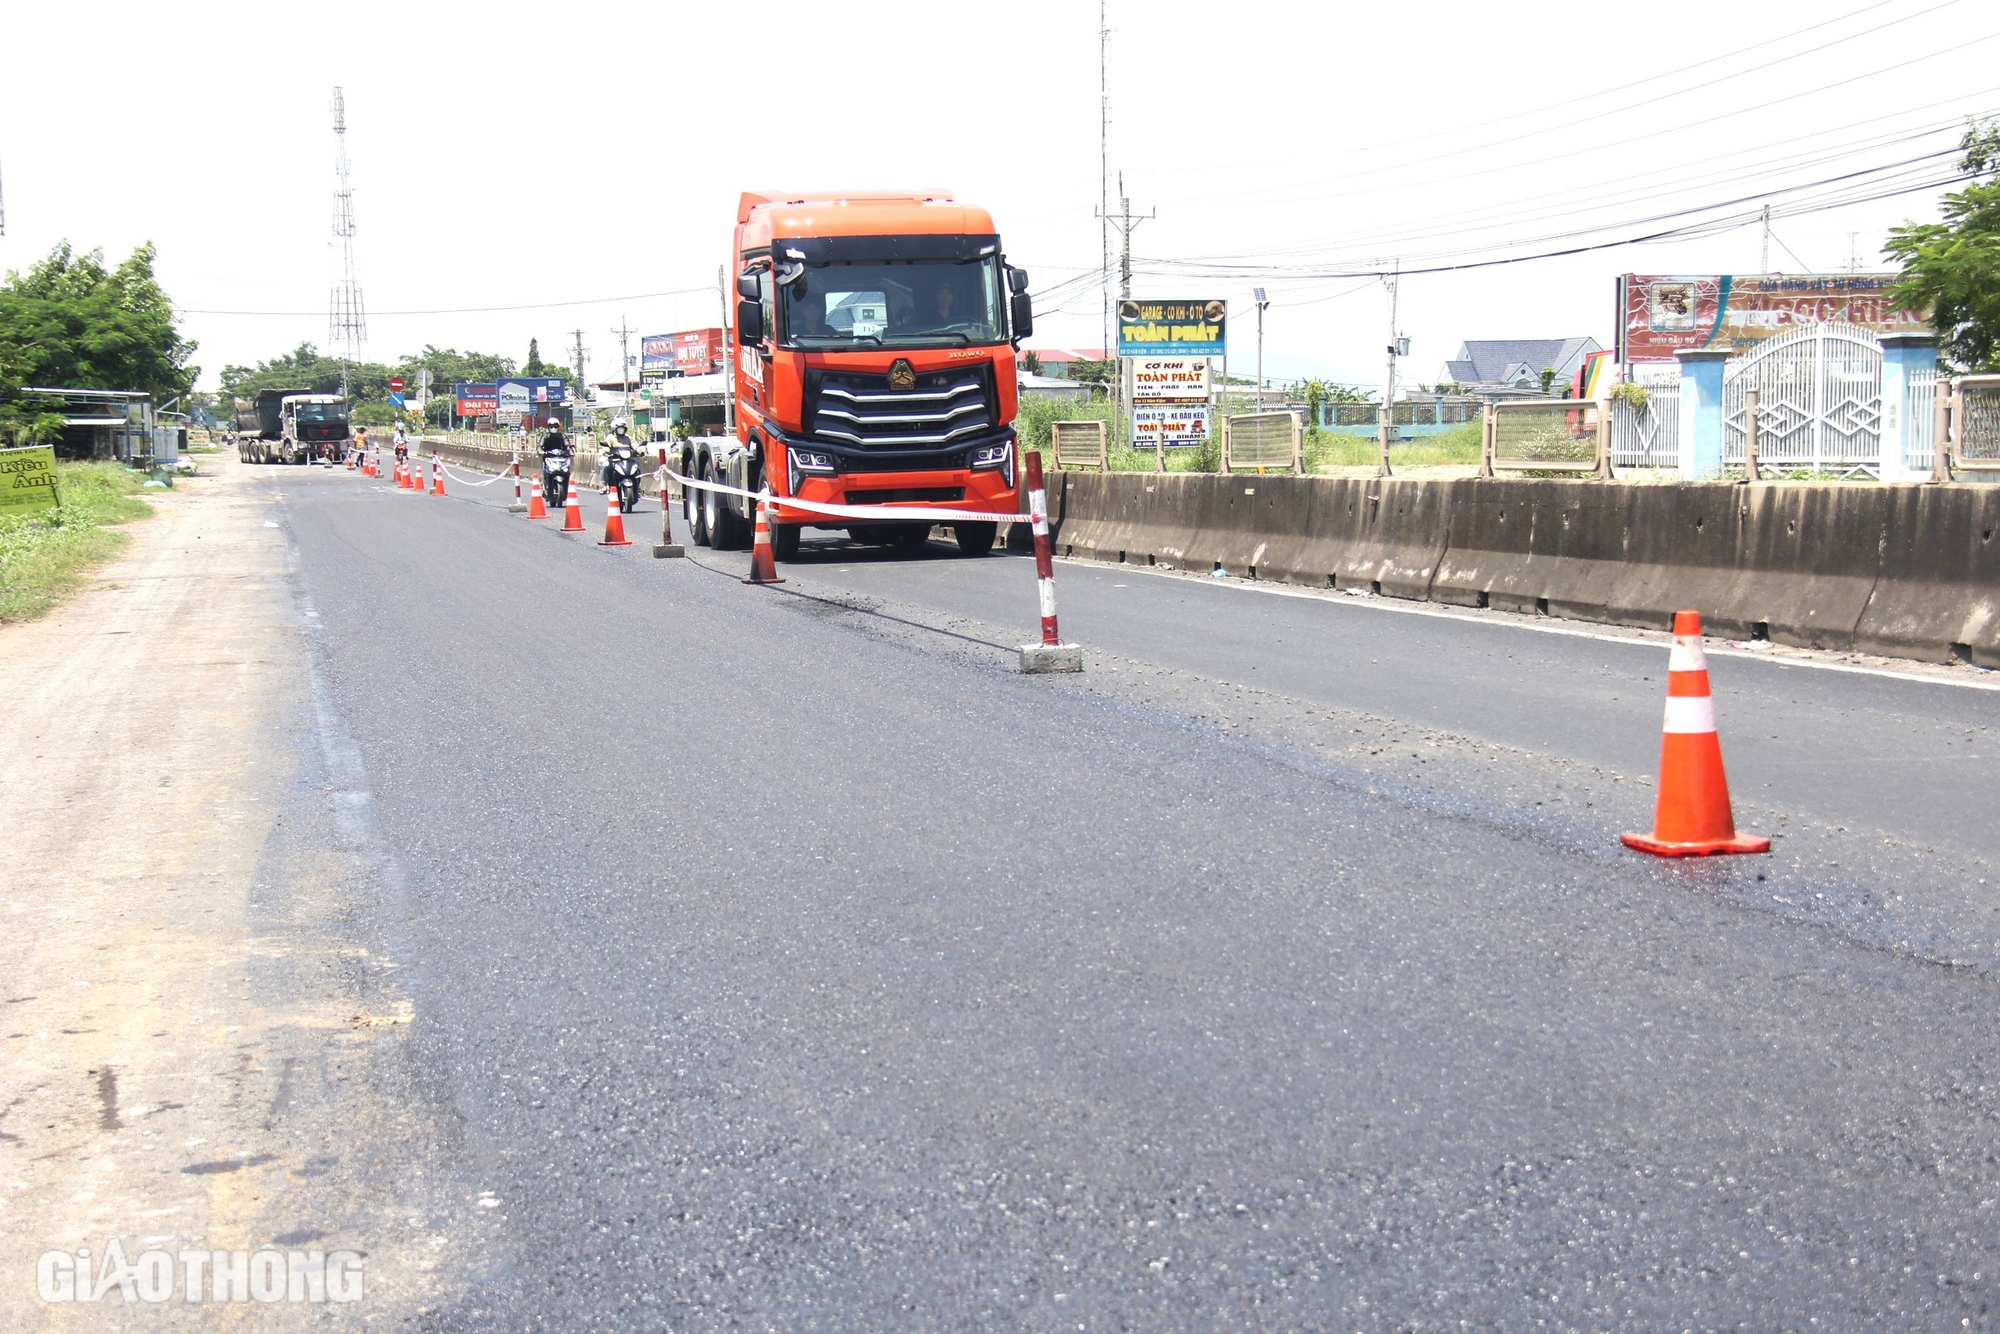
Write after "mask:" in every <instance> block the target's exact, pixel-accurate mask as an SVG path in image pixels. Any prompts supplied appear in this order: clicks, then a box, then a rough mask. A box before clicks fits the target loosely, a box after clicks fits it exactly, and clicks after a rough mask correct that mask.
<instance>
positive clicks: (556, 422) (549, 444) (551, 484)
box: [542, 417, 571, 505]
mask: <svg viewBox="0 0 2000 1334" xmlns="http://www.w3.org/2000/svg"><path fill="white" fill-rule="evenodd" d="M548 427H549V430H548V434H547V435H544V436H543V437H542V491H543V494H545V495H546V496H547V497H548V500H549V503H550V504H551V505H560V504H562V503H563V502H564V501H565V500H566V499H568V497H569V483H570V478H569V459H570V457H571V451H570V447H569V441H568V440H567V439H565V438H564V437H563V429H562V421H561V419H559V418H556V417H551V418H549V420H548ZM552 459H561V460H563V466H562V468H561V469H560V470H551V469H550V467H549V462H550V460H552Z"/></svg>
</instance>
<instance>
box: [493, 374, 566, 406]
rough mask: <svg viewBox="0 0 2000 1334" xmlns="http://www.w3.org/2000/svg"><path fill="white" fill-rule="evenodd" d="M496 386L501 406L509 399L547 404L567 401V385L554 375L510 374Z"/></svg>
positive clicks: (505, 404) (506, 403)
mask: <svg viewBox="0 0 2000 1334" xmlns="http://www.w3.org/2000/svg"><path fill="white" fill-rule="evenodd" d="M498 388H499V393H500V405H501V406H502V407H503V408H504V407H506V406H507V405H508V402H509V400H513V401H515V402H517V403H518V402H522V401H525V402H528V403H539V404H549V405H553V404H557V403H567V402H569V386H568V385H566V384H564V383H563V381H562V377H560V376H556V375H510V376H508V377H507V378H506V379H504V380H501V381H500V382H499V386H498Z"/></svg>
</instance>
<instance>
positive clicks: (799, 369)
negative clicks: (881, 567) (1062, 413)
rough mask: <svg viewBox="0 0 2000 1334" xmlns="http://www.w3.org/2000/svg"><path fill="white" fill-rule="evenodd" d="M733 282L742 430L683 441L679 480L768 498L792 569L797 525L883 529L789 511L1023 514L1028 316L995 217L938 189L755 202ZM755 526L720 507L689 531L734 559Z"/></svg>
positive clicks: (731, 507)
mask: <svg viewBox="0 0 2000 1334" xmlns="http://www.w3.org/2000/svg"><path fill="white" fill-rule="evenodd" d="M728 271H729V272H730V273H732V274H734V275H735V277H734V289H735V295H736V302H735V310H734V319H733V321H732V326H731V332H732V335H733V337H732V340H731V351H732V357H731V371H730V388H731V391H732V394H733V399H734V404H733V406H734V417H735V432H734V436H733V438H726V439H723V440H694V441H690V442H689V444H688V446H687V447H686V449H685V450H684V453H683V466H684V468H685V469H687V470H688V471H687V475H688V476H691V477H699V478H706V479H713V480H718V481H723V482H727V483H729V484H731V485H735V486H739V487H742V488H743V489H745V490H749V491H757V490H761V489H764V488H766V487H768V488H769V490H770V491H771V493H772V494H773V495H774V496H776V497H778V498H779V499H780V503H779V504H778V505H777V506H776V508H775V511H774V513H773V515H772V521H773V527H772V538H773V545H774V546H775V547H776V548H777V551H778V554H779V556H780V558H781V559H783V558H787V557H788V556H789V555H790V554H792V553H794V552H796V550H797V543H798V534H799V530H800V529H801V528H803V527H808V526H817V527H830V528H846V529H849V530H850V531H853V532H854V533H855V534H856V535H857V536H862V535H865V534H867V533H868V532H869V531H870V530H871V528H873V527H875V526H876V525H875V524H874V521H871V520H869V519H866V518H854V517H845V516H828V515H823V514H816V513H814V512H812V511H809V510H804V509H799V508H795V507H790V506H786V505H784V504H783V503H782V501H783V499H785V498H790V497H797V498H800V499H804V500H812V501H820V502H824V503H831V504H839V505H854V506H864V507H865V506H869V505H894V506H897V507H909V506H917V507H924V508H936V509H959V510H968V509H969V510H976V511H980V512H986V513H996V512H997V513H1013V512H1015V511H1016V510H1017V507H1018V503H1019V502H1018V494H1019V493H1018V490H1017V466H1018V458H1017V447H1016V442H1015V437H1014V417H1015V411H1016V406H1017V405H1016V393H1017V390H1016V382H1015V354H1016V350H1017V347H1018V345H1019V340H1020V339H1021V338H1023V337H1025V336H1027V335H1028V334H1029V333H1030V332H1031V330H1032V312H1031V310H1030V307H1029V301H1028V297H1027V295H1026V290H1027V282H1028V276H1027V274H1025V273H1023V272H1022V271H1020V270H1019V269H1015V268H1013V267H1011V266H1010V265H1009V264H1008V263H1007V260H1006V256H1005V254H1004V253H1003V251H1002V249H1001V245H1000V237H999V234H998V232H997V231H996V230H995V228H994V226H993V220H992V218H991V216H990V215H989V214H988V213H987V212H986V211H985V210H984V209H978V208H972V207H969V206H966V205H962V204H958V203H955V202H954V201H953V200H952V198H951V195H950V194H949V193H948V192H944V191H928V192H926V191H894V192H880V193H862V192H854V193H845V194H843V193H837V192H819V193H793V194H786V193H783V192H761V193H746V194H745V195H744V196H743V197H742V199H741V200H740V201H739V204H738V208H737V218H736V230H735V239H734V244H733V245H732V247H731V252H730V266H729V270H728ZM752 515H753V510H752V507H751V505H750V503H749V502H747V501H744V500H742V499H740V498H736V497H722V498H721V499H720V500H718V501H716V502H707V501H706V498H704V504H703V505H702V506H701V507H699V508H698V509H696V510H695V511H694V512H693V513H692V514H691V517H692V519H693V523H694V527H695V530H696V532H695V535H696V537H697V540H707V541H709V542H711V543H714V544H717V545H723V546H733V545H738V544H740V543H741V542H742V541H744V540H747V537H748V534H749V521H750V519H751V518H752ZM882 526H883V527H894V528H896V529H898V530H899V536H909V535H911V534H910V533H909V530H911V529H912V528H913V527H914V528H915V529H918V530H920V531H922V532H928V525H921V524H919V525H912V524H910V523H909V522H908V521H907V520H902V521H900V522H897V523H894V524H885V525H882ZM960 527H961V530H960V532H959V539H960V545H961V546H962V547H965V548H966V549H968V550H971V549H974V548H977V547H978V544H979V536H980V535H979V533H978V532H976V531H974V532H971V533H968V532H966V531H965V529H966V528H975V529H976V528H977V527H978V526H977V525H964V526H960ZM991 527H992V525H990V524H988V525H985V528H986V529H988V530H989V531H988V532H987V533H986V535H985V541H986V544H987V545H988V546H990V545H991V541H992V535H991V532H990V529H991Z"/></svg>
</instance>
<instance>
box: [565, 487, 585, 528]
mask: <svg viewBox="0 0 2000 1334" xmlns="http://www.w3.org/2000/svg"><path fill="white" fill-rule="evenodd" d="M576 493H577V485H576V479H575V478H571V479H570V484H569V498H568V499H567V500H565V501H564V502H563V526H562V531H564V532H565V533H580V532H582V531H583V506H582V505H580V504H578V503H577V499H576Z"/></svg>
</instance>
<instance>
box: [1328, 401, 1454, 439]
mask: <svg viewBox="0 0 2000 1334" xmlns="http://www.w3.org/2000/svg"><path fill="white" fill-rule="evenodd" d="M1484 407H1485V400H1484V399H1477V398H1442V397H1440V398H1429V399H1406V400H1403V401H1400V402H1397V403H1393V404H1391V405H1390V409H1389V411H1390V422H1391V424H1392V425H1393V426H1395V427H1396V428H1397V431H1398V434H1399V435H1403V436H1424V435H1431V434H1434V433H1436V432H1438V431H1442V430H1446V429H1448V428H1450V427H1453V426H1462V425H1464V424H1465V423H1466V422H1476V421H1478V420H1479V419H1480V416H1481V413H1482V412H1483V410H1484ZM1319 424H1320V425H1321V426H1324V427H1326V428H1328V429H1329V430H1335V431H1344V432H1347V433H1349V434H1352V435H1367V434H1371V433H1373V432H1375V431H1379V430H1380V429H1381V425H1382V407H1381V405H1380V404H1379V403H1325V404H1322V405H1321V406H1320V412H1319Z"/></svg>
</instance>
